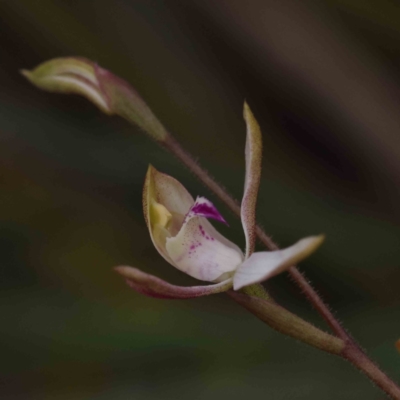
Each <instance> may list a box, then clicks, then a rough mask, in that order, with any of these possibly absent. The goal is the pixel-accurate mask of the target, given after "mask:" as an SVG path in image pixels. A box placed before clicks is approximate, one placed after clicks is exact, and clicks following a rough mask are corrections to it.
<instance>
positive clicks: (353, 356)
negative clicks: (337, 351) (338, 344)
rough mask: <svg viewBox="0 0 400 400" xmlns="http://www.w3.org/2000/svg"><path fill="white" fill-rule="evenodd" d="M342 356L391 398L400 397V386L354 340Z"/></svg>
mask: <svg viewBox="0 0 400 400" xmlns="http://www.w3.org/2000/svg"><path fill="white" fill-rule="evenodd" d="M341 356H342V357H343V358H345V359H346V360H348V361H349V362H350V363H352V364H353V365H354V366H355V367H357V368H358V369H359V370H360V371H361V372H363V373H364V374H365V375H367V377H368V378H369V379H370V380H371V381H372V382H374V383H375V385H376V386H378V387H379V388H381V389H382V390H383V391H384V392H385V393H386V394H387V395H388V396H389V397H390V398H392V399H394V400H399V399H400V387H399V386H397V385H396V384H395V383H394V382H393V381H392V380H391V379H390V378H389V377H388V376H387V375H386V374H385V373H384V372H383V371H382V370H381V369H380V368H379V367H378V366H377V365H376V364H375V363H374V362H372V361H371V360H370V359H369V358H368V356H367V355H366V354H365V353H364V352H363V351H362V350H361V349H360V348H359V347H358V346H357V345H356V344H355V343H354V342H348V343H347V345H346V347H345V349H344V350H343V352H342V354H341Z"/></svg>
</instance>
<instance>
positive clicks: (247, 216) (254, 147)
mask: <svg viewBox="0 0 400 400" xmlns="http://www.w3.org/2000/svg"><path fill="white" fill-rule="evenodd" d="M243 111H244V112H243V114H244V119H245V121H246V126H247V136H246V150H245V155H246V176H245V181H244V193H243V199H242V204H241V212H240V216H241V219H242V225H243V230H244V234H245V237H246V255H245V258H248V257H249V256H250V255H251V254H252V253H253V251H254V246H255V242H256V232H255V231H256V203H257V195H258V187H259V186H260V178H261V160H262V137H261V131H260V127H259V126H258V123H257V121H256V119H255V118H254V116H253V113H252V112H251V110H250V108H249V106H248V105H247V103H244V110H243Z"/></svg>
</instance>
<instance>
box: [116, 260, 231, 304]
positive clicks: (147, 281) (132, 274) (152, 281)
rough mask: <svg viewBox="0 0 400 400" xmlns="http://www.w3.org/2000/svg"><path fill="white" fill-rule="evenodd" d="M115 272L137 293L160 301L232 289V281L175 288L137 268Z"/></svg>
mask: <svg viewBox="0 0 400 400" xmlns="http://www.w3.org/2000/svg"><path fill="white" fill-rule="evenodd" d="M115 270H116V271H117V272H118V273H119V274H121V275H122V276H123V277H124V278H125V279H126V282H127V284H128V285H129V286H130V287H131V288H132V289H134V290H136V291H137V292H139V293H142V294H145V295H147V296H150V297H157V298H161V299H191V298H193V297H200V296H208V295H210V294H215V293H221V292H225V291H227V290H229V289H230V288H232V279H227V280H225V281H223V282H220V283H217V284H214V285H207V286H189V287H187V286H175V285H172V284H170V283H168V282H166V281H164V280H162V279H160V278H157V277H156V276H154V275H150V274H146V273H144V272H142V271H140V270H139V269H137V268H133V267H128V266H120V267H116V268H115Z"/></svg>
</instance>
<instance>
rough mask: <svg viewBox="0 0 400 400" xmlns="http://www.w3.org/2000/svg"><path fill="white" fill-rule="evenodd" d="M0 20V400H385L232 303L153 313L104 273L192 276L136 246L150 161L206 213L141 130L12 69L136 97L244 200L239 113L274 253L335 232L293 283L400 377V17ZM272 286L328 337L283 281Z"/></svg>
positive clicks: (302, 7)
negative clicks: (65, 74)
mask: <svg viewBox="0 0 400 400" xmlns="http://www.w3.org/2000/svg"><path fill="white" fill-rule="evenodd" d="M245 4H246V5H245ZM0 13H1V16H2V17H1V20H0V27H1V29H0V52H1V64H0V84H1V91H0V174H1V193H2V195H1V196H0V225H1V230H0V249H1V252H0V255H1V280H0V287H1V289H2V290H1V294H0V295H1V302H0V309H1V317H2V324H1V328H0V342H1V354H2V357H1V363H0V368H1V376H2V379H1V383H0V392H1V397H2V398H3V397H4V398H6V399H26V398H29V399H32V400H36V399H40V400H42V399H63V400H64V399H68V400H69V399H71V400H72V399H73V400H86V399H96V400H97V399H99V400H103V399H104V400H106V399H113V400H118V399H128V398H132V399H135V400H141V399H146V400H151V399H163V400H164V399H176V398H178V397H179V398H191V399H197V400H202V399H207V400H213V399H220V398H225V397H226V398H230V399H231V400H235V399H243V398H244V397H249V398H253V397H254V398H258V397H260V396H267V397H268V398H271V399H277V400H279V399H287V398H296V399H303V398H304V399H322V398H323V399H337V398H340V399H355V398H360V399H361V398H362V399H376V398H378V397H379V394H378V391H377V390H375V389H373V388H372V387H371V385H370V384H369V383H368V382H367V380H366V379H365V378H364V377H362V376H361V375H360V374H359V373H358V372H356V371H355V370H353V369H352V368H351V367H350V366H348V365H346V364H344V362H342V361H341V360H339V359H335V358H333V357H330V356H327V355H325V354H322V353H319V352H317V351H316V350H314V349H311V348H308V347H306V346H304V345H302V344H299V343H297V342H295V341H292V340H289V339H287V338H285V337H282V336H280V335H278V334H277V333H275V332H273V331H271V330H270V329H268V328H267V327H266V326H264V325H262V324H261V323H260V322H259V321H257V320H255V319H254V318H253V317H252V316H251V315H246V313H245V312H244V311H243V310H241V309H239V308H238V307H237V306H236V305H235V304H233V303H231V302H229V299H227V298H225V297H224V296H223V295H221V296H212V298H204V299H199V300H193V301H190V302H167V301H160V300H153V299H148V298H145V297H143V296H140V295H138V294H136V293H134V292H132V291H130V290H129V288H128V287H126V286H125V284H124V283H123V282H122V281H121V279H120V278H119V277H118V276H116V275H115V274H114V273H113V272H112V271H111V267H113V266H114V265H118V264H131V265H134V266H136V267H139V268H141V269H143V270H146V271H148V272H150V273H154V274H156V275H159V276H162V277H164V278H166V279H168V280H171V281H174V282H177V283H190V282H191V281H190V280H189V278H186V277H185V276H182V275H181V274H180V273H179V272H178V271H174V270H173V268H171V267H170V266H168V264H167V263H166V262H165V261H164V260H162V258H161V257H159V255H158V254H157V253H156V251H155V250H154V249H153V247H152V244H151V240H150V238H149V237H148V233H147V230H146V227H145V224H144V221H143V217H142V213H141V189H142V184H143V179H144V176H145V171H146V168H147V165H148V163H152V164H154V165H155V166H156V167H157V168H158V169H159V170H161V171H165V172H166V173H168V174H171V175H173V176H176V177H177V178H178V179H179V180H180V181H181V182H182V183H184V185H185V186H186V187H187V188H188V189H189V190H191V192H192V194H193V195H194V196H196V195H201V194H202V195H206V196H208V197H210V198H211V199H213V198H212V195H210V193H208V192H207V190H206V189H204V188H203V187H202V186H201V185H200V184H199V183H198V182H197V181H196V180H194V178H193V177H192V176H191V175H190V174H189V173H188V172H187V171H185V170H183V169H182V168H181V166H180V165H179V164H178V162H177V161H176V160H175V159H174V158H173V157H172V156H170V155H169V154H167V153H165V152H163V151H162V150H161V149H159V148H158V147H156V145H155V144H154V143H152V142H150V140H149V139H148V138H147V137H146V136H145V135H143V134H142V133H141V132H140V131H139V129H134V128H132V127H130V126H128V125H127V124H126V123H125V122H124V121H121V120H118V119H117V118H109V117H106V116H105V115H102V114H101V113H100V112H99V111H98V110H97V109H95V107H93V106H92V105H91V104H89V103H88V102H87V101H85V100H84V99H81V98H78V97H72V96H57V95H51V94H48V93H45V92H41V91H39V90H37V89H35V88H34V87H33V86H31V85H29V84H28V83H27V82H26V80H25V79H23V77H21V76H20V75H19V74H18V70H19V69H21V68H28V69H29V68H32V67H34V66H35V65H37V64H39V63H40V62H42V61H44V60H46V59H50V58H54V57H59V56H68V55H79V56H84V57H87V58H89V59H93V60H95V61H97V62H99V64H100V65H102V66H104V67H105V68H107V69H109V70H111V71H113V72H114V73H116V74H118V75H120V76H121V77H123V78H124V79H126V80H127V81H129V82H131V83H132V84H133V85H134V86H135V88H136V89H137V90H138V91H139V93H141V95H142V96H143V98H144V99H145V100H146V101H147V102H148V104H149V105H150V106H151V108H152V109H153V111H154V112H155V114H156V115H157V116H158V117H159V119H160V120H161V121H162V122H163V124H164V125H165V126H166V127H167V128H168V129H169V130H170V131H171V132H172V133H173V134H174V135H175V136H176V137H177V138H178V139H179V140H180V141H181V142H182V143H183V144H184V145H185V146H186V147H187V148H188V149H189V150H190V151H191V152H192V153H194V154H195V155H196V156H197V157H198V158H199V160H200V162H201V163H202V164H203V165H204V166H205V167H206V168H207V169H208V170H209V171H211V173H212V174H213V175H214V176H215V177H216V178H217V179H218V180H219V181H221V182H223V183H224V185H225V186H226V187H227V188H229V190H230V191H232V192H233V193H234V194H235V195H236V196H237V197H239V196H240V193H241V192H242V186H243V179H242V178H243V176H244V157H243V152H244V140H245V126H244V122H243V121H242V117H241V109H242V104H243V99H244V97H246V98H247V100H248V102H249V103H250V105H251V106H252V108H253V109H254V113H255V115H256V116H257V119H258V120H259V122H260V124H261V127H262V130H263V134H264V142H265V158H264V174H263V180H262V186H261V193H260V200H259V212H258V216H259V220H260V222H261V223H262V224H263V225H264V227H265V228H266V230H267V231H268V232H270V233H271V234H272V235H273V236H274V238H275V239H276V240H277V241H278V242H280V243H282V244H283V245H285V244H286V245H287V244H289V243H291V242H293V241H294V240H296V239H298V238H299V237H302V236H306V235H310V234H317V233H325V234H326V235H327V241H326V243H325V244H324V246H323V247H322V248H321V250H320V251H319V252H318V253H317V254H316V255H315V256H313V257H312V258H311V259H310V260H309V261H307V262H305V263H304V264H302V266H301V267H302V269H304V270H305V271H306V272H307V275H308V276H309V277H310V278H311V279H312V281H313V282H314V284H315V286H316V287H317V288H318V290H319V292H320V293H321V295H322V296H323V297H324V298H325V299H326V300H327V301H328V302H329V303H330V304H331V305H332V307H333V308H334V309H335V310H336V311H337V315H338V317H339V318H340V319H341V320H342V321H343V322H344V324H345V326H347V327H348V328H349V329H350V331H351V332H352V333H353V334H354V336H355V337H356V338H358V339H359V340H360V342H361V344H362V345H363V346H364V347H366V348H367V349H368V350H369V353H370V354H371V356H372V357H373V358H375V359H376V360H377V361H378V362H379V363H380V364H381V365H382V366H383V368H384V369H385V370H387V371H388V372H390V373H391V374H392V375H393V376H397V377H398V376H400V358H399V354H398V353H397V352H396V349H395V346H394V343H395V341H396V340H397V339H398V337H399V332H400V319H399V318H398V315H399V311H400V310H399V305H400V292H399V290H398V286H399V282H400V228H399V221H400V207H399V204H400V201H399V200H400V199H399V197H400V196H399V193H400V191H399V190H398V187H399V184H400V133H399V132H400V113H399V112H398V110H399V109H400V108H399V103H400V90H399V88H400V57H399V56H400V28H399V26H400V24H399V22H400V9H399V8H398V7H397V6H394V3H393V2H391V1H389V0H385V1H379V2H378V1H350V0H347V1H346V0H325V1H304V2H298V1H289V0H281V1H279V2H277V1H274V0H262V1H261V0H260V1H258V0H252V1H250V2H246V3H243V2H242V1H239V0H221V1H218V2H215V1H211V0H206V1H204V0H202V1H200V0H199V1H197V0H193V1H190V2H186V1H183V0H182V1H175V2H172V1H171V2H163V1H156V0H150V1H149V0H140V1H139V0H117V1H115V0H114V1H111V0H96V1H94V0H85V1H68V2H67V1H62V0H41V1H31V0H19V1H12V0H6V1H2V2H0ZM213 200H214V201H215V202H216V204H217V205H218V206H219V208H220V210H221V211H223V210H224V207H223V206H222V205H221V204H220V203H218V201H216V199H213ZM225 216H226V218H227V219H228V221H229V223H230V225H231V229H229V231H227V230H226V231H224V234H226V235H227V236H229V237H230V238H231V239H232V240H235V241H236V242H237V243H242V244H243V243H244V238H243V237H242V232H241V229H240V224H239V222H238V221H236V220H235V219H234V217H233V216H232V215H230V214H229V212H228V211H225ZM268 286H269V290H270V291H271V292H272V293H273V294H274V295H275V296H276V297H277V298H278V299H279V300H280V301H281V302H282V303H283V304H285V305H287V306H288V307H289V308H290V309H291V310H294V311H296V312H298V313H300V314H301V315H303V316H304V317H306V318H308V319H310V320H312V321H314V322H316V323H317V324H320V325H321V326H323V324H322V323H320V322H319V318H318V316H317V315H316V314H315V313H314V312H313V311H312V310H311V309H310V307H309V306H308V304H306V303H305V302H304V300H303V299H302V297H301V296H300V295H299V293H298V290H297V288H296V287H295V286H294V285H293V284H292V283H291V282H289V281H288V279H287V278H286V277H278V278H274V279H273V280H271V282H270V283H269V285H268Z"/></svg>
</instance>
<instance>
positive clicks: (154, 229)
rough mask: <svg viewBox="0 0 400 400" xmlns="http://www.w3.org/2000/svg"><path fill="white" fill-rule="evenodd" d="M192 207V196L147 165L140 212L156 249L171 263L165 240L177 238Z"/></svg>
mask: <svg viewBox="0 0 400 400" xmlns="http://www.w3.org/2000/svg"><path fill="white" fill-rule="evenodd" d="M193 204H194V200H193V197H192V196H191V195H190V194H189V192H188V191H187V190H186V189H185V188H184V187H183V185H182V184H180V183H179V182H178V181H177V180H176V179H174V178H172V177H171V176H169V175H166V174H163V173H161V172H159V171H157V170H156V169H155V168H154V167H153V166H151V165H150V166H149V168H148V170H147V174H146V179H145V183H144V188H143V213H144V217H145V220H146V224H147V227H148V228H149V231H150V237H151V240H152V241H153V244H154V246H155V248H156V249H157V250H158V252H159V253H160V254H161V255H162V256H163V257H164V258H165V260H167V261H168V262H169V263H170V264H173V262H172V260H171V258H170V257H169V256H168V253H167V251H166V249H165V243H166V239H167V237H169V236H171V235H172V236H174V235H176V234H177V233H178V232H179V230H180V228H181V226H182V223H183V219H184V217H185V215H186V214H187V213H188V212H189V210H190V208H191V207H192V205H193Z"/></svg>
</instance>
